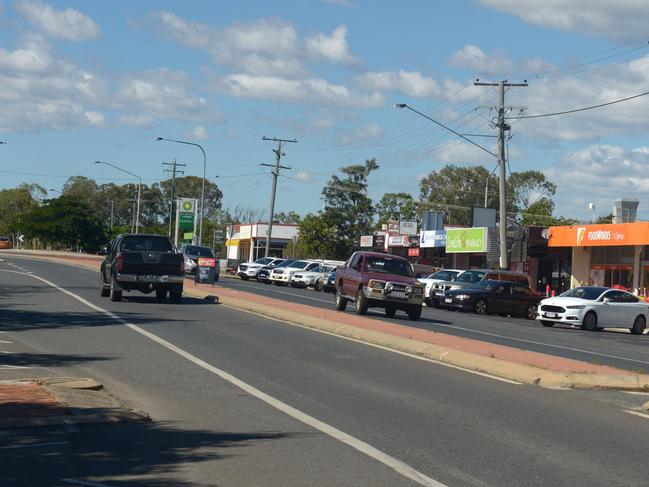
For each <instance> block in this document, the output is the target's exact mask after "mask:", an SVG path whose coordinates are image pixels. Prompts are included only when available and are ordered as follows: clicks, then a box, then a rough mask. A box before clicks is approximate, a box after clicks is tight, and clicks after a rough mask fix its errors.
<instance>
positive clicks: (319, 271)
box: [291, 265, 335, 291]
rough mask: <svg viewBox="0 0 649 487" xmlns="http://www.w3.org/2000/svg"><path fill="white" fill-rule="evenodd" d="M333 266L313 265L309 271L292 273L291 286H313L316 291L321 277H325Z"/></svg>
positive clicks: (318, 288)
mask: <svg viewBox="0 0 649 487" xmlns="http://www.w3.org/2000/svg"><path fill="white" fill-rule="evenodd" d="M334 269H335V267H332V266H323V265H320V266H318V267H314V268H313V269H311V270H310V271H304V272H296V273H295V274H293V278H292V279H291V286H292V287H309V286H311V287H313V288H315V290H316V291H319V290H320V286H321V279H323V278H325V279H326V277H327V275H328V274H329V273H330V272H331V271H332V270H334Z"/></svg>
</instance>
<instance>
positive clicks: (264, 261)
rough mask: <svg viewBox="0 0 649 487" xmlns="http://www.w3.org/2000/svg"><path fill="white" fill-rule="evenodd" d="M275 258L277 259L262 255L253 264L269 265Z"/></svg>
mask: <svg viewBox="0 0 649 487" xmlns="http://www.w3.org/2000/svg"><path fill="white" fill-rule="evenodd" d="M273 260H275V259H271V258H270V257H262V258H261V259H257V260H256V261H254V262H253V264H261V265H268V264H270V263H271V262H272V261H273Z"/></svg>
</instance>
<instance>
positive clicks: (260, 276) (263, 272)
mask: <svg viewBox="0 0 649 487" xmlns="http://www.w3.org/2000/svg"><path fill="white" fill-rule="evenodd" d="M293 262H295V259H284V260H283V261H281V262H279V263H277V264H274V265H273V263H271V264H269V265H265V266H264V267H262V268H261V269H259V271H257V281H258V282H263V283H265V284H270V282H271V281H270V273H271V271H272V270H273V269H275V268H282V267H286V266H288V265H291V264H292V263H293Z"/></svg>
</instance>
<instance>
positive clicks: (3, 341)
mask: <svg viewBox="0 0 649 487" xmlns="http://www.w3.org/2000/svg"><path fill="white" fill-rule="evenodd" d="M0 343H5V344H10V343H13V342H10V341H7V340H0Z"/></svg>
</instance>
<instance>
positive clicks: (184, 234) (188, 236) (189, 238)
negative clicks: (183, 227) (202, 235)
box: [183, 232, 194, 240]
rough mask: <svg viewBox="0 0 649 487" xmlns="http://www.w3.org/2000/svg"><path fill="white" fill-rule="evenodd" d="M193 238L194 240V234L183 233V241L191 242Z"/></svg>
mask: <svg viewBox="0 0 649 487" xmlns="http://www.w3.org/2000/svg"><path fill="white" fill-rule="evenodd" d="M193 238H194V232H185V233H183V240H192V239H193Z"/></svg>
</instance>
